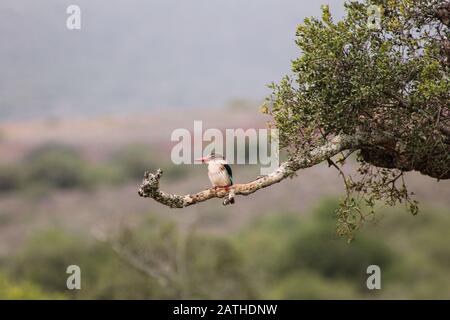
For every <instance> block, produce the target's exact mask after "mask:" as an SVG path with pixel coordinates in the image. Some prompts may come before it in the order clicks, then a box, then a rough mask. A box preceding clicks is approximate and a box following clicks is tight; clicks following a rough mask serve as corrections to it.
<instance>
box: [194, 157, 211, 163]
mask: <svg viewBox="0 0 450 320" xmlns="http://www.w3.org/2000/svg"><path fill="white" fill-rule="evenodd" d="M206 160H208V157H202V158H198V159H195V160H194V162H201V163H204V162H206Z"/></svg>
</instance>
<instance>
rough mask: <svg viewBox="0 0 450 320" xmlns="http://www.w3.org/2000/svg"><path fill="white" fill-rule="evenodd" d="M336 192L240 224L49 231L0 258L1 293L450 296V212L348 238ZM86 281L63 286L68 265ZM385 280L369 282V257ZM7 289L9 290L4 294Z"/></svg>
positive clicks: (405, 219) (432, 212)
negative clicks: (342, 231) (215, 231)
mask: <svg viewBox="0 0 450 320" xmlns="http://www.w3.org/2000/svg"><path fill="white" fill-rule="evenodd" d="M337 205H338V202H337V201H335V200H324V201H322V202H321V203H320V205H319V206H318V207H316V208H315V209H314V210H312V212H311V213H306V214H302V215H299V214H294V213H282V212H274V213H273V214H268V215H266V216H264V217H260V218H258V219H256V220H254V221H252V222H250V223H249V224H248V225H246V226H245V227H244V228H243V229H241V230H239V231H238V232H237V233H233V234H229V235H227V236H218V235H212V234H208V233H205V232H200V231H196V230H195V229H194V230H184V229H183V230H181V229H180V228H178V227H177V225H176V224H175V223H174V222H173V221H171V220H165V219H161V218H155V217H154V216H152V215H149V216H147V217H146V218H145V219H143V221H141V223H139V224H138V225H137V226H135V227H132V228H124V229H123V230H122V231H121V232H119V233H118V234H116V235H114V236H112V237H111V238H110V239H108V240H107V241H104V240H102V241H99V240H95V239H93V238H92V237H88V236H87V235H85V234H73V233H67V232H64V231H62V230H47V231H42V232H40V233H38V234H35V235H34V236H32V237H31V238H30V239H29V240H28V241H27V242H26V243H25V245H23V247H22V248H21V249H20V250H18V251H17V252H15V253H14V254H11V255H9V256H7V257H4V258H3V259H2V260H1V261H0V287H2V288H3V287H6V288H7V289H6V291H5V292H6V293H5V292H3V293H0V295H1V294H3V296H0V298H29V299H39V298H68V299H72V298H74V299H157V298H159V299H165V298H176V299H178V298H191V299H241V298H242V299H243V298H256V299H259V298H264V299H270V298H274V299H343V298H349V299H352V298H358V299H381V298H387V299H390V298H399V299H406V298H425V299H431V298H437V299H448V298H449V297H450V277H449V276H448V275H449V272H450V250H449V248H448V244H449V243H450V234H449V232H448V230H449V228H450V212H449V211H448V209H446V210H445V209H443V210H439V209H430V208H428V209H427V208H424V210H423V211H422V212H421V214H419V215H418V216H411V215H407V214H406V213H405V211H404V210H402V209H401V208H398V207H397V208H388V209H386V211H385V213H384V214H383V217H382V218H381V217H380V218H381V219H380V221H378V222H377V223H374V224H373V223H372V224H367V226H366V227H365V228H364V229H363V230H361V232H359V233H358V235H357V237H356V239H355V240H353V241H352V242H350V243H348V242H347V241H346V239H345V238H342V237H338V236H337V235H336V220H335V217H334V215H335V213H334V212H335V209H336V207H337ZM72 264H76V265H79V266H80V267H81V270H82V289H81V290H73V291H69V290H67V289H66V287H65V285H66V279H67V276H68V275H67V274H66V273H65V270H66V268H67V266H68V265H72ZM372 264H375V265H378V266H380V268H381V272H382V289H381V290H374V291H371V290H368V289H367V287H366V279H367V277H368V275H367V274H366V270H367V267H368V266H369V265H372ZM5 294H6V295H5Z"/></svg>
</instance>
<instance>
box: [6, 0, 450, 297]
mask: <svg viewBox="0 0 450 320" xmlns="http://www.w3.org/2000/svg"><path fill="white" fill-rule="evenodd" d="M343 2H344V1H341V0H334V1H306V0H258V1H256V0H245V1H237V0H227V1H225V0H208V1H206V0H196V1H193V0H189V1H187V0H185V1H174V0H151V1H150V0H149V1H137V0H130V1H125V0H120V1H119V0H114V1H113V0H96V1H88V0H78V1H74V0H73V1H61V0H53V1H52V0H42V1H39V2H37V1H32V0H21V1H13V0H4V1H2V2H1V3H0V37H1V39H2V40H3V41H2V42H1V44H0V299H45V298H49V299H165V298H180V299H183V298H191V299H231V298H232V299H239V298H255V299H270V298H274V299H331V298H337V299H340V298H350V299H352V298H362V299H379V298H398V299H407V298H425V299H429V298H438V299H449V298H450V248H449V243H450V232H449V229H450V182H449V181H441V182H439V183H438V182H436V181H435V180H433V179H430V178H428V177H425V176H421V175H420V174H416V173H409V174H408V175H407V182H408V185H409V188H410V191H413V192H414V193H415V194H416V199H417V200H419V201H420V203H421V212H420V213H419V215H418V216H411V215H409V214H408V213H407V211H406V210H405V208H404V207H402V206H398V207H395V208H390V207H384V206H379V208H378V210H377V215H376V218H375V220H374V221H373V222H371V223H369V224H367V225H366V226H365V227H364V228H363V229H362V230H361V231H360V232H358V233H357V235H356V239H355V240H354V241H352V242H351V243H347V239H345V238H339V237H337V236H336V219H335V216H334V210H335V209H336V207H337V205H338V202H339V197H340V196H342V194H343V192H344V189H343V185H342V181H341V180H340V178H339V177H338V175H337V172H336V170H334V169H333V168H328V167H327V166H326V165H325V164H323V165H320V166H316V167H314V168H310V169H308V170H304V171H302V172H301V173H300V174H299V176H298V177H296V178H294V179H291V180H289V181H284V182H283V183H281V184H278V185H275V186H272V187H271V188H269V189H267V190H261V191H259V192H257V193H256V194H254V195H252V196H250V197H238V198H237V199H236V202H237V203H236V204H235V205H234V206H228V207H223V206H222V205H221V200H219V199H216V200H213V201H208V202H207V203H203V204H199V205H196V206H194V207H190V208H186V209H183V210H174V209H168V208H166V207H164V206H162V205H159V204H158V203H156V202H154V201H152V200H149V199H142V198H139V196H138V195H137V189H138V187H139V184H140V182H141V180H142V176H143V172H144V171H145V170H155V169H157V168H162V169H163V170H164V172H165V174H164V176H163V178H162V186H161V187H162V188H163V189H165V190H166V191H169V192H173V193H179V194H184V193H193V192H196V191H198V190H201V189H203V188H205V187H208V186H209V181H208V178H207V175H206V168H205V167H203V166H201V165H195V166H194V165H180V166H176V165H174V164H172V162H171V161H170V152H171V148H172V147H173V146H174V144H175V143H173V142H171V141H170V135H171V133H172V131H173V130H175V129H177V128H186V129H188V130H192V129H193V122H194V120H202V121H203V126H204V128H205V129H206V128H219V129H223V130H224V129H226V128H244V129H247V128H265V126H266V121H267V120H269V119H267V118H266V117H265V116H264V115H262V114H259V113H258V107H259V105H260V103H261V101H262V100H263V99H264V97H265V96H267V95H268V94H270V90H269V89H267V87H266V85H267V84H268V83H270V82H271V81H278V80H279V79H280V78H281V77H282V75H284V74H286V73H289V70H290V60H291V59H293V58H295V57H296V55H298V54H299V53H298V50H297V49H296V47H295V43H294V35H295V28H296V25H297V24H299V23H301V22H302V20H303V19H304V18H305V17H307V16H311V15H315V16H318V15H319V14H320V5H321V4H326V3H328V4H330V6H331V11H332V13H333V14H334V16H335V17H336V19H339V17H340V16H342V15H343V14H344V7H343ZM70 4H77V5H79V6H80V8H81V30H72V31H71V30H68V29H67V28H66V19H67V17H68V15H67V14H66V8H67V7H68V6H69V5H70ZM352 166H353V164H352V162H350V163H349V164H348V166H347V168H346V170H348V171H349V172H350V171H351V170H352ZM233 171H234V175H235V180H236V182H237V183H240V182H246V181H248V180H250V179H252V178H254V177H255V176H256V175H258V174H259V167H258V166H253V165H234V166H233ZM72 264H75V265H79V266H80V268H81V270H82V281H81V282H82V289H81V290H73V291H71V290H68V289H67V288H66V279H67V276H68V275H67V274H66V268H67V266H68V265H72ZM371 264H376V265H379V266H380V267H381V271H382V289H381V290H375V291H370V290H368V289H367V287H366V279H367V274H366V268H367V266H369V265H371Z"/></svg>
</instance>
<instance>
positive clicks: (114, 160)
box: [0, 143, 186, 194]
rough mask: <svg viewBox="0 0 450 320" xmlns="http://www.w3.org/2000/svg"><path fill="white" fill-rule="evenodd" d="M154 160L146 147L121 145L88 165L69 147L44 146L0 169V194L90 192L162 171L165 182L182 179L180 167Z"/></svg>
mask: <svg viewBox="0 0 450 320" xmlns="http://www.w3.org/2000/svg"><path fill="white" fill-rule="evenodd" d="M162 164H163V161H161V160H158V159H156V158H155V156H154V155H153V154H152V152H151V150H150V149H149V148H148V146H145V145H140V144H130V145H125V146H123V147H122V148H120V149H118V150H117V151H116V152H114V153H113V154H112V155H110V156H109V157H108V158H107V159H106V160H105V161H102V162H92V161H88V160H86V159H85V157H84V156H83V153H82V152H81V151H80V150H78V149H76V148H74V147H71V146H67V145H61V144H52V143H51V144H44V145H42V146H39V147H37V148H35V149H33V150H31V151H30V152H28V153H27V154H26V156H25V157H24V159H23V160H22V161H19V162H17V163H8V164H2V165H0V194H1V193H7V192H14V191H22V190H27V191H30V190H31V191H34V192H38V193H45V191H46V190H54V189H80V190H91V189H92V188H94V187H96V186H99V185H119V184H123V183H127V182H130V181H136V182H139V181H140V180H141V179H142V177H143V175H144V172H145V171H146V170H156V169H157V168H158V167H162V168H163V169H165V172H166V174H165V178H166V179H167V180H169V181H170V180H172V181H173V180H176V179H179V178H181V177H184V176H185V172H186V170H184V169H183V168H182V167H181V166H177V165H174V164H169V165H167V163H166V164H165V165H162Z"/></svg>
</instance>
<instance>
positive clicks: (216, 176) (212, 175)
mask: <svg viewBox="0 0 450 320" xmlns="http://www.w3.org/2000/svg"><path fill="white" fill-rule="evenodd" d="M208 177H209V180H210V181H211V184H212V185H213V187H226V186H229V185H230V184H231V181H230V178H229V176H228V174H227V171H226V170H225V168H224V167H223V165H222V164H220V163H214V162H210V163H209V164H208Z"/></svg>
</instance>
